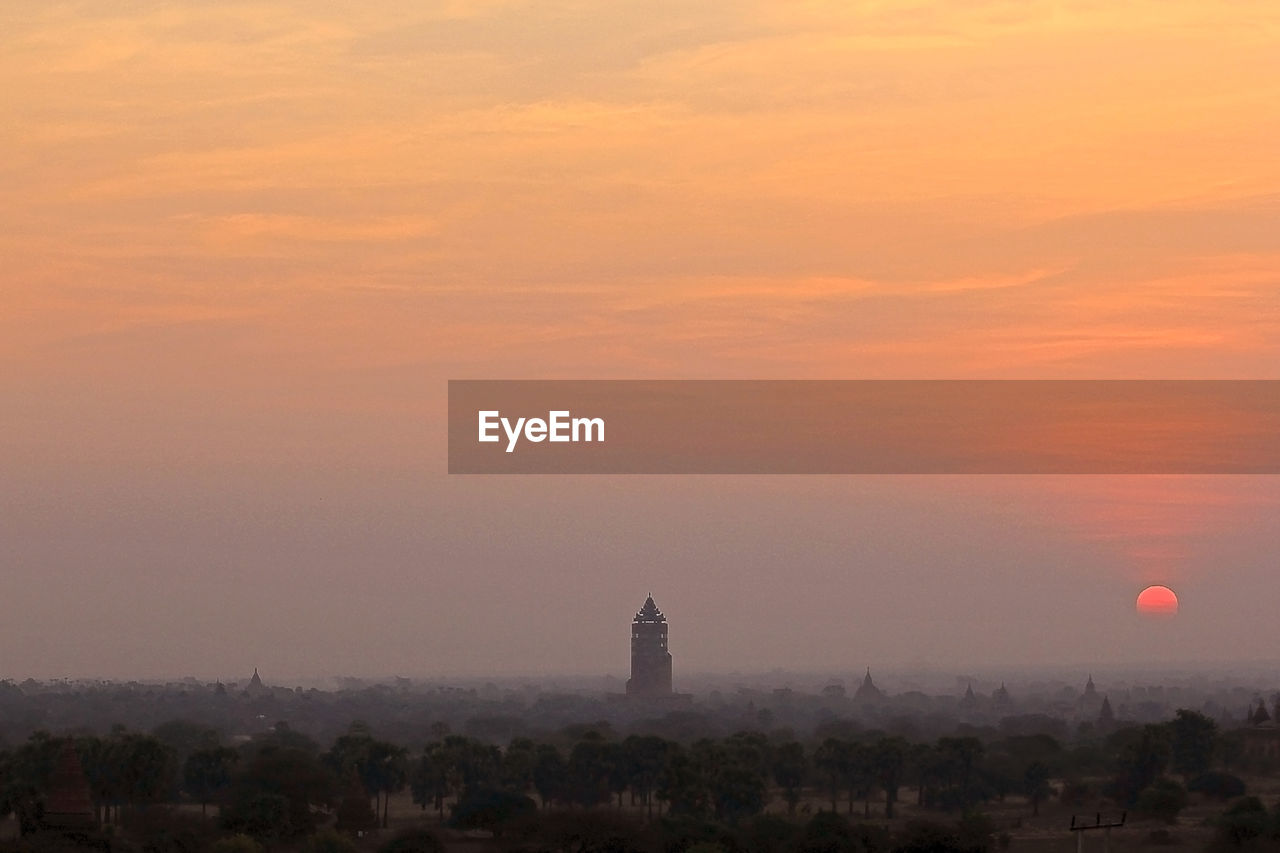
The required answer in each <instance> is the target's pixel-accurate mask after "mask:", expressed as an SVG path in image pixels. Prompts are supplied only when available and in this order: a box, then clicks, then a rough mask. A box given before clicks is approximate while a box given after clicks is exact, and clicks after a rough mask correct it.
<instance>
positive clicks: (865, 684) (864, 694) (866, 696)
mask: <svg viewBox="0 0 1280 853" xmlns="http://www.w3.org/2000/svg"><path fill="white" fill-rule="evenodd" d="M883 698H884V694H883V693H881V692H880V688H879V687H876V685H875V682H874V681H872V680H871V667H867V676H866V678H864V679H862V684H860V685H859V686H858V690H857V692H855V693H854V694H853V701H855V702H873V701H878V700H880V699H883Z"/></svg>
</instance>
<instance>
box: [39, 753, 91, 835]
mask: <svg viewBox="0 0 1280 853" xmlns="http://www.w3.org/2000/svg"><path fill="white" fill-rule="evenodd" d="M43 823H44V825H45V827H46V828H48V829H53V830H60V831H63V832H68V831H71V832H74V831H80V830H88V829H95V828H96V827H97V825H98V819H97V816H96V815H95V813H94V810H93V797H92V795H91V794H90V791H89V780H88V778H87V777H86V776H85V775H84V767H83V765H81V764H80V756H79V755H78V754H77V753H76V747H75V744H74V743H72V742H71V741H69V740H68V741H67V742H66V743H64V744H63V745H62V749H61V750H60V751H59V752H58V757H57V759H56V760H55V761H54V765H53V774H52V775H51V776H50V777H49V796H48V798H47V799H46V800H45V807H44V819H43Z"/></svg>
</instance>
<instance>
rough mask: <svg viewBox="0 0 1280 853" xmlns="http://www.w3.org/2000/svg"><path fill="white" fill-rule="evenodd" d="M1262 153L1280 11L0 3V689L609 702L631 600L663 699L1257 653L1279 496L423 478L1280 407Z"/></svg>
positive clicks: (1279, 238) (1266, 481)
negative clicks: (581, 453)
mask: <svg viewBox="0 0 1280 853" xmlns="http://www.w3.org/2000/svg"><path fill="white" fill-rule="evenodd" d="M1277 152H1280V7H1278V6H1277V4H1276V3H1275V2H1274V0H1255V1H1254V2H1250V0H1241V2H1233V3H1230V4H1222V3H1211V2H1187V0H1138V2H1131V3H1107V2H1070V0H1064V2H1041V0H1018V1H1017V2H1013V0H1006V2H995V0H955V2H897V1H896V0H883V2H804V0H792V2H785V3H783V2H773V3H750V2H728V0H723V2H721V0H716V2H697V0H694V2H666V0H657V2H653V0H650V2H644V3H638V2H630V0H616V2H613V0H611V2H592V3H586V2H581V3H565V2H558V0H545V2H536V3H521V2H501V0H492V2H486V1H484V0H481V1H480V2H467V0H456V2H409V0H405V2H388V0H366V2H359V3H356V2H333V3H324V4H319V3H314V2H302V0H299V1H298V2H293V3H288V2H254V3H236V2H211V0H199V1H198V2H197V0H192V2H187V3H157V2H145V3H144V2H122V3H111V4H103V3H89V2H84V3H61V2H50V0H38V2H37V0H10V2H6V3H4V4H3V5H0V579H2V580H3V581H4V584H3V589H4V591H3V594H2V595H0V678H2V677H26V676H28V675H34V676H38V677H48V676H99V675H102V676H140V677H159V676H180V675H185V674H195V675H199V676H203V677H214V676H222V677H224V678H225V677H228V676H234V675H237V674H240V675H243V674H246V673H248V672H250V671H251V670H252V668H253V667H254V666H257V667H259V668H260V669H261V670H262V672H263V674H264V677H269V678H268V680H270V676H274V677H280V678H293V677H297V678H304V677H320V676H325V675H333V674H367V675H385V674H392V673H396V674H400V675H415V676H416V675H440V674H445V675H455V674H479V675H484V674H489V673H494V674H515V673H524V672H535V673H564V672H578V673H600V674H605V673H611V674H614V675H617V676H619V677H624V676H625V675H626V672H627V638H628V629H627V622H628V621H629V620H630V617H631V615H632V614H633V612H634V611H635V610H636V609H637V608H638V607H639V606H640V604H641V603H642V602H643V601H644V597H645V595H646V594H647V593H649V592H652V593H653V595H654V597H655V599H656V600H657V603H658V604H659V606H660V607H662V609H663V610H664V611H666V613H667V615H668V617H669V618H670V619H671V620H672V629H671V632H672V633H671V643H672V651H673V654H674V656H675V667H676V682H677V687H679V686H680V679H681V677H682V674H687V673H690V672H693V671H697V670H721V671H728V670H742V671H758V670H765V669H769V668H771V667H775V666H778V667H789V668H793V669H807V670H818V671H833V672H834V671H839V672H846V671H847V672H854V671H857V672H860V671H861V669H862V668H863V667H865V666H872V667H879V668H891V667H893V666H905V665H910V664H921V663H928V664H930V665H942V666H955V667H966V666H978V665H984V666H986V665H991V666H995V665H1000V664H1003V663H1008V664H1035V663H1047V662H1055V663H1079V664H1082V665H1088V664H1091V663H1094V662H1099V663H1106V662H1118V661H1134V660H1148V659H1169V660H1184V659H1201V660H1203V659H1228V658H1241V657H1245V658H1259V657H1275V656H1276V655H1275V653H1274V652H1273V651H1272V649H1271V647H1270V646H1269V645H1267V644H1261V645H1260V644H1259V641H1258V638H1259V636H1260V634H1265V632H1266V631H1269V630H1270V627H1271V623H1272V622H1273V621H1274V613H1275V612H1277V610H1278V609H1280V584H1277V583H1275V581H1274V577H1275V574H1274V573H1275V570H1276V566H1277V554H1280V533H1278V532H1277V527H1280V526H1277V525H1275V523H1274V520H1275V518H1276V514H1277V510H1280V478H1265V477H1256V478H1250V477H1236V478H1231V477H1221V478H1208V477H1146V478H1143V477H1129V478H1113V477H1082V478H1070V477H1059V478H1013V477H1010V478H994V477H987V478H983V477H978V478H968V479H966V478H959V477H902V478H892V477H881V478H858V477H844V478H841V477H825V478H824V477H793V478H789V477H777V478H764V477H738V478H734V477H687V478H678V477H669V478H667V477H664V478H649V477H631V478H590V477H565V478H556V477H543V478H534V477H525V478H521V477H491V478H467V477H450V476H448V475H447V474H446V473H445V467H446V457H445V441H444V425H445V403H446V398H445V391H446V381H447V380H448V379H451V378H452V379H461V378H646V379H653V378H841V379H858V378H1043V379H1056V378H1220V379H1229V378H1255V379H1275V378H1280V154H1278V153H1277ZM1148 583H1163V584H1167V585H1169V586H1170V587H1172V588H1173V589H1174V590H1176V591H1177V593H1178V596H1179V598H1180V600H1181V611H1180V613H1179V615H1178V616H1177V617H1176V618H1175V619H1174V620H1169V621H1166V622H1163V623H1161V624H1160V625H1159V626H1153V625H1151V624H1147V623H1144V622H1142V621H1141V620H1140V619H1139V618H1138V617H1137V616H1136V615H1135V614H1134V612H1133V602H1134V597H1135V596H1136V595H1137V593H1138V591H1139V590H1140V589H1141V588H1142V587H1143V586H1144V585H1146V584H1148ZM997 625H998V626H1000V630H995V629H994V628H993V626H997Z"/></svg>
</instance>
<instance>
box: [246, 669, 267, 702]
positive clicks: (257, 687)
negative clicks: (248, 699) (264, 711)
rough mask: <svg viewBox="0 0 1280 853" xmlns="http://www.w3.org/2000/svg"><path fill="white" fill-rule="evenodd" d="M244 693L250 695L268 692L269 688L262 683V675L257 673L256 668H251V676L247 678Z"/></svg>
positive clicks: (260, 694)
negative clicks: (247, 681)
mask: <svg viewBox="0 0 1280 853" xmlns="http://www.w3.org/2000/svg"><path fill="white" fill-rule="evenodd" d="M244 692H245V693H248V694H249V695H250V696H262V695H264V694H267V693H270V692H271V688H270V687H267V685H265V684H263V683H262V676H260V675H258V668H257V667H256V666H255V667H254V668H253V678H251V679H249V686H248V687H246V688H245V689H244Z"/></svg>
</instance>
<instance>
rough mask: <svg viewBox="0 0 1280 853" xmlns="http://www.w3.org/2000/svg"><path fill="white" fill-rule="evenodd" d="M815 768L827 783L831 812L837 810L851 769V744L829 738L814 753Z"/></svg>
mask: <svg viewBox="0 0 1280 853" xmlns="http://www.w3.org/2000/svg"><path fill="white" fill-rule="evenodd" d="M813 766H814V767H815V768H816V769H817V770H818V772H819V773H820V774H822V778H823V780H824V782H825V783H826V789H827V795H828V797H829V798H830V800H831V810H832V811H835V810H836V801H837V800H838V799H839V797H840V791H841V790H842V789H843V788H844V780H845V778H846V776H847V775H848V768H849V744H848V743H847V742H845V741H843V740H840V739H839V738H834V737H829V738H827V739H826V740H824V741H823V742H822V744H821V745H820V746H819V747H818V748H817V749H816V750H814V752H813Z"/></svg>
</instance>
